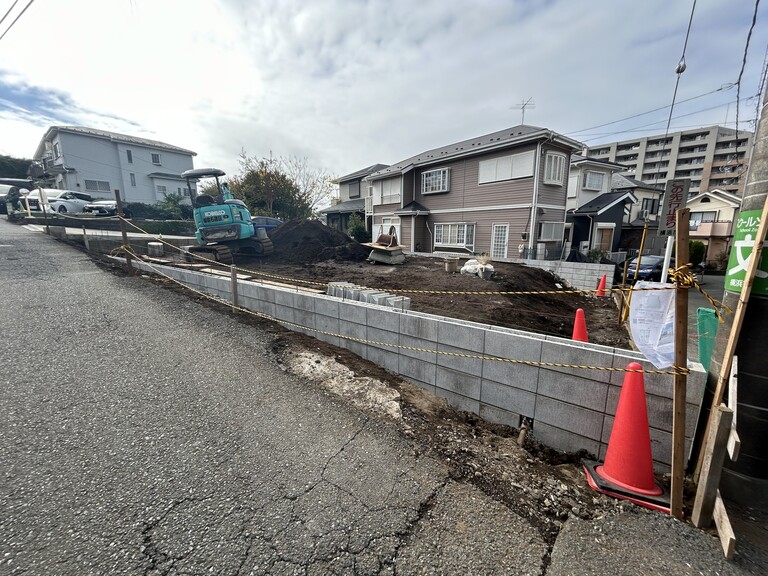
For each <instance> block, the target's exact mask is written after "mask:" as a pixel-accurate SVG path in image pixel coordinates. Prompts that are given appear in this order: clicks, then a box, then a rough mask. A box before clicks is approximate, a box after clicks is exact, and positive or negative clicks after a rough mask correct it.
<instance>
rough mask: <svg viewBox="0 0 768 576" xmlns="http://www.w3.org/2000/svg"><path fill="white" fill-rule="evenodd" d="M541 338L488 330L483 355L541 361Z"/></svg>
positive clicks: (542, 341)
mask: <svg viewBox="0 0 768 576" xmlns="http://www.w3.org/2000/svg"><path fill="white" fill-rule="evenodd" d="M543 343H544V340H543V339H542V338H537V337H534V336H523V335H522V334H521V333H507V332H501V331H497V330H488V331H487V332H486V334H485V351H484V353H485V355H486V356H497V357H499V358H509V359H511V360H528V361H533V362H539V361H541V347H542V345H543Z"/></svg>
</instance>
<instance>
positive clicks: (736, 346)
mask: <svg viewBox="0 0 768 576" xmlns="http://www.w3.org/2000/svg"><path fill="white" fill-rule="evenodd" d="M754 142H755V147H754V150H753V152H752V157H751V158H749V150H748V149H747V148H746V147H745V148H744V157H745V160H746V159H748V158H749V176H748V179H747V183H746V186H745V187H744V193H743V196H742V202H741V210H740V213H739V216H738V218H739V221H738V222H736V223H735V226H734V229H735V230H734V236H735V235H736V233H737V231H738V230H739V229H740V225H743V224H744V222H745V220H750V219H751V220H752V222H753V223H754V221H755V220H756V219H760V222H759V225H758V228H757V230H755V232H756V233H754V234H750V236H752V237H751V238H750V239H751V240H752V241H753V242H754V248H753V249H752V257H751V259H750V261H749V263H748V267H747V270H746V271H745V272H744V274H745V276H744V279H743V282H742V283H739V282H738V280H737V279H735V278H734V275H735V272H736V270H735V268H734V266H733V260H731V263H730V264H729V266H728V269H727V270H726V282H725V286H724V287H725V295H724V297H723V304H725V305H727V306H728V307H730V308H731V309H736V313H735V314H733V315H730V314H729V315H726V316H725V322H724V323H723V324H722V325H721V326H720V329H719V330H718V334H717V338H716V340H715V348H714V351H713V353H712V363H711V366H710V372H709V376H708V378H707V392H706V394H707V395H706V396H705V398H704V406H705V407H717V406H718V405H719V402H720V399H721V398H722V394H723V386H724V382H725V379H726V378H727V377H728V374H729V373H730V370H729V368H730V363H731V359H732V358H733V354H734V352H735V353H736V354H737V355H738V357H739V391H740V394H741V397H742V398H749V399H750V400H749V405H750V409H749V411H746V412H739V427H740V428H741V430H740V432H739V436H740V438H741V457H740V458H739V460H738V462H736V463H729V464H728V465H727V466H726V470H724V471H723V482H722V485H721V491H722V492H723V496H725V497H726V498H732V499H734V500H737V501H739V502H742V503H744V504H749V505H751V506H764V505H766V504H768V477H766V473H765V470H766V468H765V466H766V461H768V442H766V441H765V439H766V438H768V389H766V386H765V375H766V374H768V354H765V336H766V326H768V285H767V284H766V282H768V280H766V278H765V277H764V276H763V273H764V272H765V262H762V266H761V263H760V262H759V261H758V260H759V257H760V255H761V252H760V250H761V248H762V243H763V241H764V239H765V233H766V225H768V223H767V222H766V220H768V218H767V217H766V214H767V212H766V210H767V199H768V92H766V93H765V96H764V99H763V102H762V106H761V110H760V117H759V121H758V125H757V131H756V132H755V136H754ZM746 228H747V226H744V227H743V228H741V229H746ZM744 240H748V239H747V238H744ZM739 251H741V252H739ZM744 252H746V250H745V249H744V247H743V246H742V247H739V246H736V242H734V243H733V245H732V246H731V256H732V258H736V257H741V258H740V259H739V263H740V266H736V268H741V270H742V271H743V268H744V263H743V260H744V258H743V257H744V256H745V253H744ZM762 260H763V261H764V260H765V258H763V259H762ZM758 267H760V268H759V269H760V276H761V278H760V279H759V281H758V280H757V279H754V274H753V279H752V280H749V279H748V276H749V271H750V270H751V269H754V271H755V272H757V271H758ZM714 289H715V287H713V288H712V290H714ZM747 301H748V302H749V314H745V313H744V308H745V307H746V304H747ZM739 308H741V309H742V310H741V312H739ZM739 328H740V329H739ZM718 396H719V397H720V398H718V399H717V401H715V398H717V397H718ZM732 408H734V407H733V406H732ZM710 415H711V410H710V411H704V410H703V411H702V418H701V419H700V420H699V426H698V428H697V441H703V440H704V439H705V438H706V436H705V435H703V434H702V431H703V430H704V429H705V424H706V423H707V420H708V418H709V417H710ZM730 470H733V472H735V473H734V474H729V471H730Z"/></svg>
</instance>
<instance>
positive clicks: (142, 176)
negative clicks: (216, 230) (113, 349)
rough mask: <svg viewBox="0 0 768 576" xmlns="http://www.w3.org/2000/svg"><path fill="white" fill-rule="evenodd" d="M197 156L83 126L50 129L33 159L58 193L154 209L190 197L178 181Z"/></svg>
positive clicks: (189, 151)
mask: <svg viewBox="0 0 768 576" xmlns="http://www.w3.org/2000/svg"><path fill="white" fill-rule="evenodd" d="M194 156H196V153H195V152H192V151H191V150H186V149H184V148H180V147H178V146H173V145H171V144H166V143H164V142H158V141H156V140H148V139H146V138H138V137H136V136H128V135H125V134H117V133H115V132H107V131H106V130H96V129H94V128H84V127H79V126H51V127H50V128H49V129H48V130H47V131H46V133H45V136H43V138H42V140H41V141H40V144H39V145H38V146H37V150H36V151H35V155H34V160H35V161H37V162H39V163H40V164H42V166H43V169H44V171H45V172H46V173H47V174H49V175H50V176H51V178H52V179H53V180H54V184H53V185H54V186H55V187H56V188H60V189H66V190H77V191H80V192H88V193H89V194H91V195H92V196H94V197H101V198H114V190H116V189H117V190H120V193H121V197H122V198H123V200H125V201H126V202H143V203H146V204H153V203H155V202H157V201H159V200H162V199H163V198H164V197H165V195H166V194H168V193H173V192H176V193H180V194H188V192H187V190H186V182H184V181H183V180H182V179H181V178H180V176H179V175H180V174H181V173H182V172H184V171H185V170H189V169H191V168H193V167H194V166H193V161H192V158H193V157H194Z"/></svg>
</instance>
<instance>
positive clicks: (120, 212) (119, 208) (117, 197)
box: [115, 189, 134, 275]
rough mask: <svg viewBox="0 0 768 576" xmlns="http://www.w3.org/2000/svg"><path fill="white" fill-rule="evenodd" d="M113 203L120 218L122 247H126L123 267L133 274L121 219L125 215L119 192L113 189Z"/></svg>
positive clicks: (131, 259)
mask: <svg viewBox="0 0 768 576" xmlns="http://www.w3.org/2000/svg"><path fill="white" fill-rule="evenodd" d="M115 201H116V202H117V213H118V215H119V216H120V218H119V220H120V232H121V233H122V235H123V246H125V247H126V251H125V265H126V266H128V274H131V275H132V274H134V270H133V257H132V256H131V254H130V252H129V251H128V249H129V246H128V232H126V230H125V221H124V220H123V218H125V215H124V214H123V202H122V200H120V190H117V189H115Z"/></svg>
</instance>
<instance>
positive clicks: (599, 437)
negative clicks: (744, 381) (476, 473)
mask: <svg viewBox="0 0 768 576" xmlns="http://www.w3.org/2000/svg"><path fill="white" fill-rule="evenodd" d="M136 264H137V265H138V266H140V267H141V268H142V269H143V270H145V271H147V272H151V271H152V270H151V268H150V267H149V266H148V265H147V264H146V263H144V262H137V263H136ZM152 267H153V268H158V269H161V270H162V271H163V273H164V274H167V275H169V276H171V277H173V278H176V279H178V280H179V281H181V282H183V283H185V284H188V285H190V286H192V287H194V288H196V289H198V290H202V291H205V292H207V293H209V294H214V295H216V296H219V297H220V298H223V299H225V300H230V298H231V292H230V290H231V286H230V279H229V278H226V277H215V276H209V275H206V274H202V273H199V272H194V271H187V270H182V269H178V268H169V267H164V266H156V265H153V266H152ZM238 295H239V302H240V305H241V306H243V307H245V308H248V309H250V310H253V311H257V312H260V313H263V314H266V315H269V316H271V317H273V318H275V319H276V320H278V321H280V322H283V323H286V326H287V327H288V328H290V329H292V330H296V331H299V332H303V333H305V334H308V335H310V336H314V337H316V338H318V339H320V340H323V341H325V342H328V343H330V344H333V345H335V346H341V347H344V348H347V349H349V350H350V351H352V352H354V353H355V354H357V355H358V356H360V357H362V358H365V359H367V360H370V361H372V362H374V363H376V364H378V365H380V366H382V367H384V368H386V369H387V370H389V371H391V372H393V373H395V374H399V375H401V376H403V377H404V378H406V379H408V380H410V381H411V382H413V383H415V384H416V385H418V386H420V387H421V388H423V389H425V390H427V391H429V392H431V393H433V394H435V395H437V396H441V397H443V398H446V399H447V400H448V402H449V403H450V404H451V405H452V406H454V407H456V408H458V409H460V410H467V411H470V412H474V413H476V414H479V415H480V416H482V417H483V418H484V419H486V420H488V421H490V422H496V423H500V424H506V425H509V426H514V427H518V426H519V425H520V422H521V418H523V417H525V418H529V419H531V420H532V421H533V428H532V433H533V434H534V435H535V436H536V438H538V439H539V440H540V441H542V442H544V443H545V444H547V445H549V446H551V447H553V448H556V449H558V450H564V451H577V450H581V449H584V450H587V451H589V452H591V453H592V454H595V455H596V456H598V458H599V459H601V460H602V459H603V458H604V457H605V450H606V448H607V443H608V440H609V438H610V433H611V428H612V425H613V415H614V414H615V410H616V406H617V403H618V399H619V394H620V392H621V386H622V382H623V380H624V375H625V373H624V372H621V371H616V372H614V371H608V370H605V371H602V370H591V369H581V368H557V367H544V366H538V365H534V366H529V365H525V364H521V363H517V362H507V361H504V360H517V361H530V362H535V363H539V362H551V363H558V364H574V365H579V366H582V365H583V366H600V367H607V368H618V369H621V368H625V367H626V366H627V364H628V363H630V362H639V363H640V364H641V365H642V366H643V367H644V368H647V369H650V370H653V369H654V367H653V365H652V364H651V363H650V362H647V361H645V360H644V359H643V357H642V356H641V355H640V354H639V353H637V352H632V351H628V350H621V349H614V348H611V347H607V346H599V345H595V344H582V343H574V342H572V341H571V340H567V339H563V338H556V337H553V336H541V335H537V334H532V333H529V332H521V331H518V330H512V329H506V328H501V327H496V326H489V325H485V324H479V323H474V322H465V321H460V320H456V319H452V318H446V317H442V316H436V315H432V314H423V313H418V312H412V311H407V310H397V309H394V308H391V307H385V306H378V305H373V304H369V303H364V302H359V301H355V300H350V299H346V298H339V297H334V296H328V295H315V294H310V293H305V292H301V291H298V290H297V291H294V290H291V289H287V288H281V287H274V286H266V285H261V284H259V283H256V282H250V281H242V280H241V281H238ZM344 337H348V338H354V339H355V340H348V339H345V338H344ZM491 357H493V358H499V359H500V360H499V359H496V360H494V359H491ZM705 379H706V378H705V373H704V371H703V369H702V367H701V365H700V364H696V365H694V367H693V369H692V372H691V375H690V376H689V378H688V388H687V405H686V422H687V426H686V439H687V441H688V446H690V439H691V437H692V436H693V433H694V425H695V422H696V418H697V416H698V412H699V405H700V402H701V399H702V396H703V392H704V385H705ZM645 390H646V396H647V404H648V418H649V424H650V428H651V430H650V432H651V445H652V449H653V456H654V460H655V464H656V467H657V469H658V470H668V469H669V464H670V461H671V430H672V399H671V394H672V376H671V375H655V374H646V375H645ZM686 453H687V451H686Z"/></svg>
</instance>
